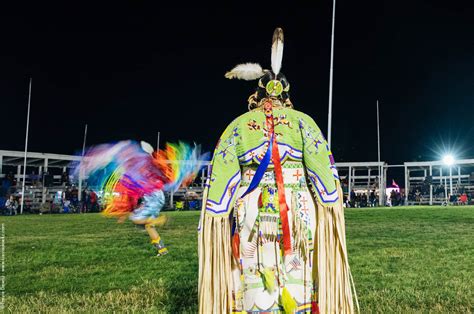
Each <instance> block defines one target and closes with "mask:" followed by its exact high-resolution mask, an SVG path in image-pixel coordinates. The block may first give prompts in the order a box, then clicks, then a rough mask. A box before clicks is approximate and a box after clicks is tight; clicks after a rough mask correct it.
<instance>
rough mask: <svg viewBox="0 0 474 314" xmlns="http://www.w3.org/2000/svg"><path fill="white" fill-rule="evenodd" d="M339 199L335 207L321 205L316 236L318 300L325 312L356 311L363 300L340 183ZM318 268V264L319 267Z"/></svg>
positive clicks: (318, 206) (318, 205)
mask: <svg viewBox="0 0 474 314" xmlns="http://www.w3.org/2000/svg"><path fill="white" fill-rule="evenodd" d="M337 189H338V193H339V201H338V202H337V204H335V205H334V206H333V207H324V206H322V205H321V204H319V203H318V204H316V206H317V226H316V238H317V239H316V240H315V250H316V252H317V253H316V254H314V256H313V258H314V259H315V263H314V265H317V278H315V279H316V280H318V287H319V289H318V301H319V302H318V303H319V309H320V311H321V313H354V301H355V303H356V306H357V312H359V311H360V310H359V302H358V299H357V294H356V291H355V287H354V282H353V279H352V274H351V270H350V267H349V261H348V258H347V249H346V232H345V223H344V208H343V206H342V199H343V198H342V190H341V187H340V185H339V183H338V184H337ZM315 268H316V267H315Z"/></svg>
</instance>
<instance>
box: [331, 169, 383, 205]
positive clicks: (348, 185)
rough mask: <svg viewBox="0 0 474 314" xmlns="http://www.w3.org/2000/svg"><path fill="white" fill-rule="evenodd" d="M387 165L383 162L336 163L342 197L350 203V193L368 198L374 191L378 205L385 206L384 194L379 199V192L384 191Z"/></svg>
mask: <svg viewBox="0 0 474 314" xmlns="http://www.w3.org/2000/svg"><path fill="white" fill-rule="evenodd" d="M386 166H387V164H386V163H385V162H384V161H380V162H378V161H372V162H336V167H337V170H338V172H339V178H340V179H341V183H342V188H343V192H344V195H346V197H347V199H348V200H349V201H351V194H352V193H351V192H354V193H356V194H365V195H366V196H369V195H370V193H371V191H375V195H376V196H377V200H378V204H379V205H380V206H383V205H384V204H385V193H382V197H380V190H382V191H385V188H386V181H387V180H386V175H387V168H386Z"/></svg>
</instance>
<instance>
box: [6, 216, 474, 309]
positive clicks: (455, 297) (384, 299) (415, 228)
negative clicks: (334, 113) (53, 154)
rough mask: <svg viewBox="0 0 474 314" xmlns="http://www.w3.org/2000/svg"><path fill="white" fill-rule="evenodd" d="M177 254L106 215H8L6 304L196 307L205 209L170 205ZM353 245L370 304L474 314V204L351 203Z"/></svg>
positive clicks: (170, 240) (168, 229)
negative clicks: (159, 250) (161, 250)
mask: <svg viewBox="0 0 474 314" xmlns="http://www.w3.org/2000/svg"><path fill="white" fill-rule="evenodd" d="M168 215H169V216H170V217H171V221H170V223H169V224H168V225H166V226H164V227H163V228H161V229H160V234H161V235H162V237H163V238H164V241H165V243H166V244H167V245H168V247H169V250H170V253H169V254H168V255H166V256H164V257H160V258H154V257H151V256H153V254H154V251H153V249H152V248H151V247H150V245H149V244H148V240H147V236H146V234H145V233H144V232H141V231H140V230H139V229H137V228H135V227H134V226H133V225H132V224H130V223H126V224H125V225H123V224H117V223H115V222H114V220H110V219H104V218H102V217H100V216H99V215H98V214H86V215H42V216H38V215H35V216H22V217H3V216H2V217H0V221H1V222H2V223H4V229H5V237H6V243H5V244H6V245H5V257H6V261H5V274H4V275H5V276H6V287H5V291H6V295H5V300H4V301H5V310H6V311H8V312H16V313H17V312H21V313H26V312H50V313H51V312H52V313H57V312H113V311H116V312H125V311H127V312H165V313H186V312H189V313H194V312H196V310H197V276H198V274H197V271H198V265H197V264H198V259H197V249H196V239H197V232H196V229H197V223H198V220H199V213H198V212H172V213H168ZM346 223H347V237H348V249H349V257H350V262H351V267H352V271H353V275H354V280H355V283H356V287H357V292H358V295H359V302H360V305H361V312H362V313H415V312H416V313H419V312H423V313H427V312H432V313H441V312H443V313H448V312H449V313H470V312H472V311H473V309H474V269H473V267H474V208H472V207H450V208H447V207H411V208H407V207H405V208H403V207H399V208H376V209H374V208H371V209H348V210H347V211H346Z"/></svg>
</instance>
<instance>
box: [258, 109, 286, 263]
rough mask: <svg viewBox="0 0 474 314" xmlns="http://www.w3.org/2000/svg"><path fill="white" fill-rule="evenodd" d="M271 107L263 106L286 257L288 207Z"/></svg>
mask: <svg viewBox="0 0 474 314" xmlns="http://www.w3.org/2000/svg"><path fill="white" fill-rule="evenodd" d="M272 107H273V104H272V103H271V101H268V102H266V103H265V105H264V109H265V116H266V124H267V129H268V134H269V135H270V138H273V150H272V161H273V170H274V171H275V180H276V184H277V189H278V202H279V203H280V221H281V229H282V232H283V252H284V255H288V254H291V253H292V250H291V236H290V226H289V223H288V205H287V204H286V197H285V184H284V183H283V173H282V170H281V161H280V152H279V151H278V143H277V139H276V136H275V130H274V124H273V108H272Z"/></svg>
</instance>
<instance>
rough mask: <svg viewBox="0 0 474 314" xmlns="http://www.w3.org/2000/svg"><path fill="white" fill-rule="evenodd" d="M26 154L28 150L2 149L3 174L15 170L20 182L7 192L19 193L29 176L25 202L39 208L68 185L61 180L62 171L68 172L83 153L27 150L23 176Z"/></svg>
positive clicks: (0, 173)
mask: <svg viewBox="0 0 474 314" xmlns="http://www.w3.org/2000/svg"><path fill="white" fill-rule="evenodd" d="M24 157H25V153H24V152H19V151H8V150H0V178H1V179H5V178H6V177H7V176H8V175H10V174H11V176H12V179H13V180H14V184H15V183H16V184H15V185H14V186H13V187H12V188H11V190H10V191H5V193H11V192H14V193H16V194H18V191H21V188H19V187H20V186H21V183H22V181H23V180H25V187H26V188H25V198H24V200H25V204H27V205H28V207H29V208H30V209H31V210H33V211H37V210H39V208H40V206H41V204H44V203H45V202H46V201H51V202H52V201H53V200H54V198H55V197H56V196H57V195H58V193H61V192H62V191H63V190H64V189H65V186H63V185H62V183H61V178H62V173H64V172H68V168H71V167H72V163H73V162H74V161H79V160H80V157H79V156H71V155H60V154H48V153H35V152H27V154H26V168H27V172H26V176H25V178H23V164H24V161H25V159H24ZM44 174H47V175H44ZM45 180H46V182H45Z"/></svg>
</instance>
